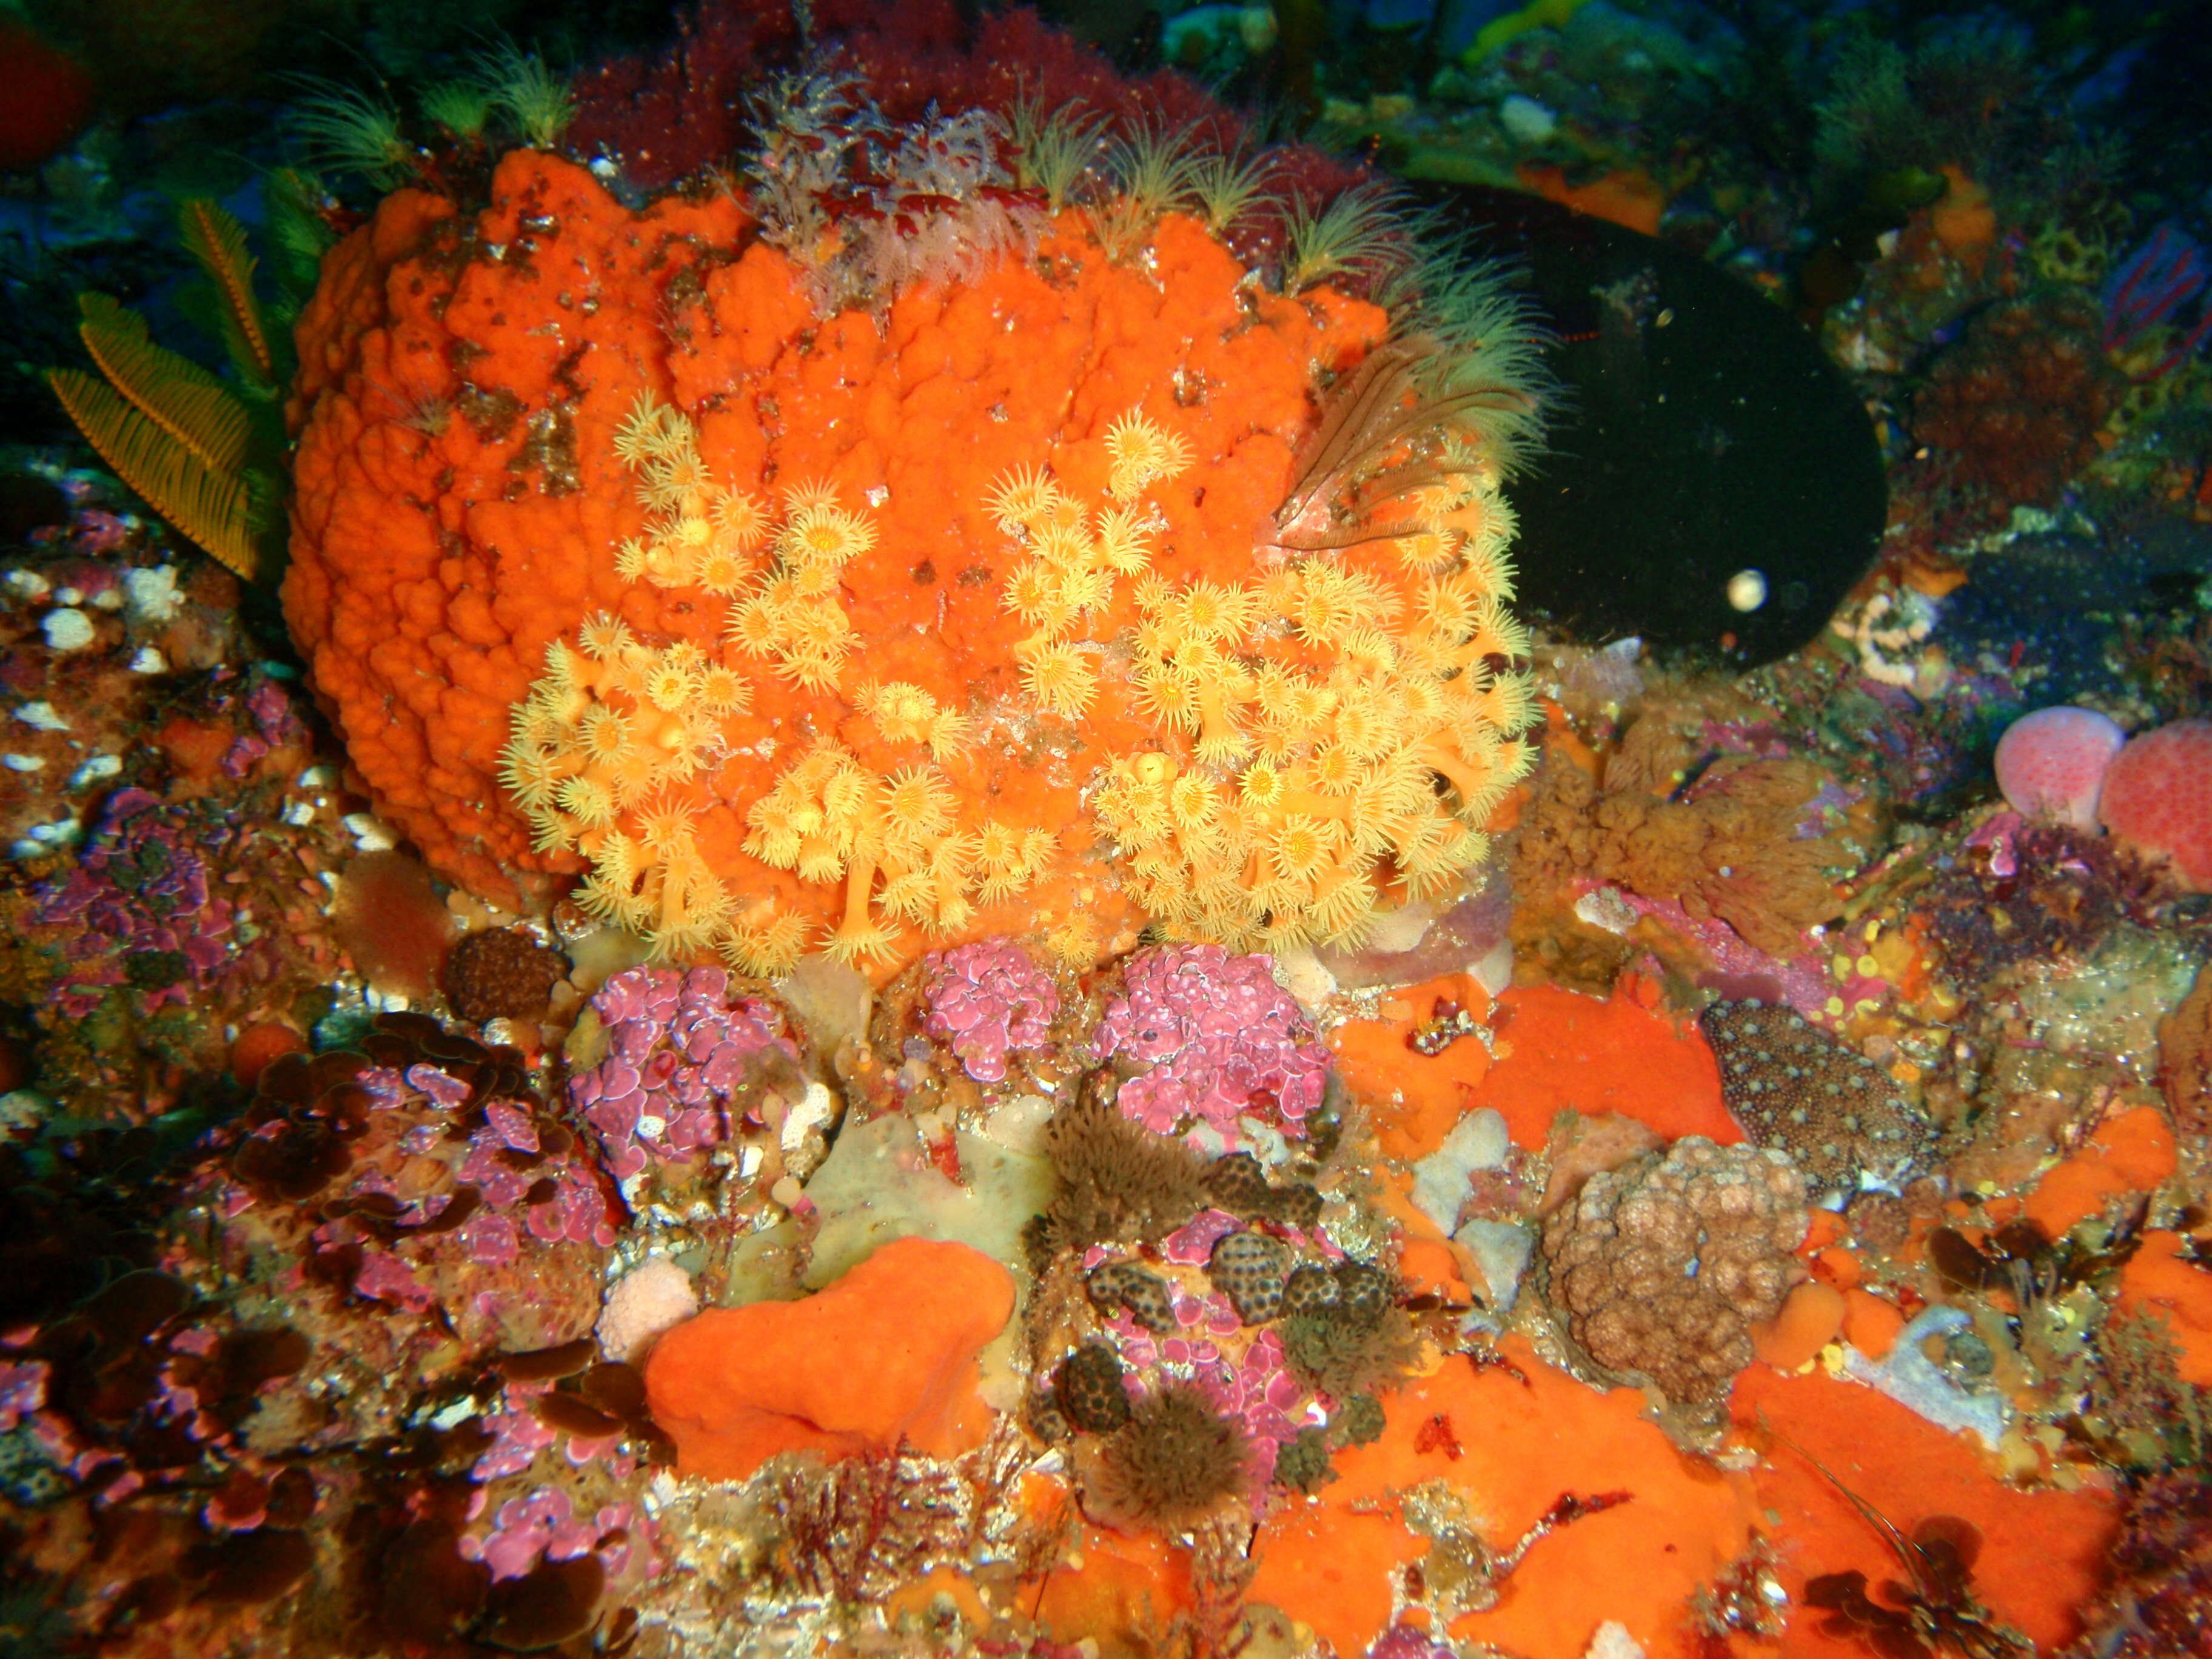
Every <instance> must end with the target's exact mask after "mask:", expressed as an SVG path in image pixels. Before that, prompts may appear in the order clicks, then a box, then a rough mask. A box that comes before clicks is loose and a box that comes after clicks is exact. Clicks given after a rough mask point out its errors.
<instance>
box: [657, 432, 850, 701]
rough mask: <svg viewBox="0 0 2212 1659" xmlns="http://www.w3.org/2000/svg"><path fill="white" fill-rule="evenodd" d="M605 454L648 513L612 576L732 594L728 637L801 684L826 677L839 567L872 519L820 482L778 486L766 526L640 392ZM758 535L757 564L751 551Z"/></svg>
mask: <svg viewBox="0 0 2212 1659" xmlns="http://www.w3.org/2000/svg"><path fill="white" fill-rule="evenodd" d="M615 453H616V454H617V456H619V457H620V458H621V459H623V461H625V462H627V463H628V464H629V466H630V467H631V468H632V469H633V470H635V471H636V472H637V474H638V489H637V494H638V499H639V500H640V501H642V502H643V503H644V504H645V507H646V509H647V515H648V516H647V520H646V525H645V533H644V534H643V535H641V536H635V537H632V538H630V539H629V540H628V541H626V542H624V543H623V544H622V545H621V547H619V548H618V549H617V550H616V552H615V574H617V575H619V576H620V577H621V578H622V579H623V580H624V581H637V580H646V581H649V582H652V583H653V585H654V586H659V587H702V588H704V589H706V591H707V592H709V593H713V594H715V595H717V596H718V597H720V598H722V599H730V600H733V601H742V602H741V603H738V605H736V607H735V609H733V610H732V611H731V612H730V617H729V624H728V630H727V636H728V639H729V642H730V643H731V644H732V645H734V646H736V647H738V649H739V650H740V651H743V652H744V653H746V654H747V655H749V656H754V657H765V658H768V659H770V660H771V661H772V662H773V664H774V665H775V671H776V672H778V673H779V674H781V675H783V676H784V677H785V678H787V679H792V680H795V681H797V682H798V683H799V684H801V685H805V686H809V687H816V688H819V687H823V686H829V685H835V684H836V683H837V675H838V671H840V669H841V668H842V666H843V665H844V661H845V657H846V654H847V653H848V652H850V651H851V650H852V648H853V638H852V635H853V625H852V622H851V619H850V618H848V617H847V616H846V614H845V608H844V606H843V605H842V604H840V603H839V602H838V586H837V585H838V576H839V574H840V573H841V572H842V570H843V569H844V568H845V566H846V565H847V564H848V562H851V561H852V560H854V559H855V558H857V557H859V556H860V555H861V554H863V553H866V551H867V550H869V549H870V548H872V547H873V546H874V545H875V544H876V531H875V526H873V525H872V524H870V523H869V522H868V521H867V520H866V519H864V518H862V517H860V514H858V513H854V512H851V511H850V510H848V508H846V507H842V506H841V505H839V503H838V501H837V497H836V491H835V490H833V489H830V488H829V487H828V486H827V485H801V486H800V487H799V488H797V489H791V490H787V491H786V492H785V495H784V515H783V519H782V521H781V523H780V524H778V523H776V522H775V520H773V519H772V517H771V515H770V513H769V510H768V508H767V507H764V506H763V504H762V502H761V501H760V500H759V499H758V498H757V496H754V495H748V494H747V493H746V492H744V490H739V489H723V488H721V487H720V485H718V484H717V483H715V482H714V477H713V475H712V474H711V473H710V472H709V471H708V467H707V464H706V462H705V461H704V460H703V459H702V458H701V456H700V454H699V435H698V431H697V428H695V427H694V426H693V425H692V424H691V422H690V419H689V418H688V417H686V416H684V414H683V413H682V412H681V411H680V410H675V409H671V408H670V407H668V406H666V405H665V404H655V403H654V402H653V400H652V398H649V397H641V398H639V399H638V403H637V407H636V408H635V410H633V411H632V412H631V415H630V417H629V420H628V421H626V422H623V427H622V429H621V430H620V432H618V433H617V435H616V437H615ZM763 542H765V543H767V544H768V550H769V556H770V564H769V568H768V569H767V571H766V572H765V573H763V572H762V571H761V569H760V568H759V567H758V565H757V562H756V561H755V560H754V558H753V557H752V554H753V551H754V550H755V549H757V548H758V547H759V546H761V544H763Z"/></svg>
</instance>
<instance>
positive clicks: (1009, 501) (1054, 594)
mask: <svg viewBox="0 0 2212 1659" xmlns="http://www.w3.org/2000/svg"><path fill="white" fill-rule="evenodd" d="M1106 452H1107V455H1108V458H1109V461H1110V462H1111V465H1112V471H1111V472H1110V473H1109V476H1108V479H1107V493H1108V494H1109V495H1111V496H1112V497H1113V501H1114V505H1113V506H1111V507H1104V508H1102V509H1101V510H1100V511H1099V512H1097V513H1095V514H1092V513H1085V510H1084V507H1083V504H1082V503H1081V502H1080V501H1076V500H1075V499H1074V498H1073V497H1072V496H1070V495H1067V494H1066V492H1064V491H1063V490H1062V489H1060V486H1059V484H1058V483H1055V482H1054V480H1053V479H1052V478H1051V477H1050V476H1048V474H1046V473H1044V472H1042V471H1039V470H1037V469H1036V468H1033V467H1025V468H1020V469H1017V470H1016V471H1013V472H1012V473H1010V474H1008V475H1007V476H1006V477H1005V478H1004V479H1002V480H1001V481H1000V484H999V487H998V488H997V489H996V490H994V492H993V493H992V495H991V499H990V501H989V502H988V504H987V505H988V506H989V507H990V511H991V515H992V517H993V518H994V519H995V520H997V521H998V525H999V528H1000V529H1001V530H1002V531H1004V532H1006V534H1007V535H1009V536H1012V537H1014V538H1017V539H1018V540H1019V541H1021V542H1023V543H1024V544H1026V545H1027V547H1028V548H1029V550H1030V556H1029V557H1028V558H1026V559H1024V561H1023V562H1021V563H1019V564H1018V565H1017V566H1015V567H1014V569H1013V572H1012V574H1010V575H1009V576H1008V577H1007V578H1006V588H1005V595H1006V608H1007V609H1008V610H1009V611H1012V612H1013V613H1014V614H1015V615H1016V616H1018V617H1020V618H1021V619H1022V620H1023V621H1024V622H1025V623H1029V624H1030V628H1031V629H1032V630H1033V631H1032V632H1031V633H1030V635H1028V636H1027V637H1026V638H1024V639H1022V640H1020V641H1017V642H1016V643H1015V646H1014V659H1015V660H1016V661H1017V662H1018V663H1020V664H1021V665H1022V688H1023V690H1025V691H1026V692H1028V693H1029V695H1030V697H1032V698H1033V699H1035V700H1036V703H1037V706H1038V707H1039V708H1042V709H1043V710H1044V711H1045V712H1046V713H1048V714H1059V715H1061V716H1063V717H1065V718H1066V719H1069V720H1074V719H1076V718H1078V717H1079V716H1080V715H1081V714H1082V713H1083V712H1084V710H1085V709H1086V708H1089V707H1090V706H1091V698H1092V697H1093V696H1095V695H1097V690H1098V673H1097V668H1096V666H1095V665H1094V664H1093V661H1092V659H1091V656H1090V655H1088V654H1086V653H1085V652H1084V651H1083V650H1081V649H1080V648H1079V647H1077V646H1075V645H1073V644H1072V643H1070V642H1069V641H1067V640H1066V639H1065V638H1064V637H1063V635H1066V634H1067V633H1068V632H1070V631H1071V630H1072V629H1074V628H1075V627H1076V626H1077V625H1078V624H1079V623H1081V621H1082V619H1083V618H1084V617H1085V616H1088V615H1090V614H1091V613H1092V612H1095V611H1101V610H1103V609H1104V608H1105V606H1106V605H1108V603H1109V601H1111V600H1112V599H1113V597H1114V584H1115V580H1116V579H1117V578H1118V577H1121V576H1132V575H1135V574H1138V573H1139V572H1140V571H1143V570H1145V569H1146V568H1149V567H1150V565H1151V563H1152V535H1153V533H1154V530H1155V525H1154V521H1153V520H1152V519H1150V518H1149V517H1148V516H1146V515H1143V514H1140V513H1138V512H1137V511H1136V508H1135V507H1134V505H1133V503H1134V502H1135V501H1136V499H1137V497H1138V496H1139V495H1140V494H1142V493H1143V491H1144V489H1146V486H1147V485H1149V484H1152V483H1157V482H1158V481H1159V480H1161V479H1164V478H1172V477H1176V475H1177V474H1179V473H1181V472H1182V471H1184V470H1185V469H1186V468H1188V466H1189V465H1190V452H1189V447H1188V445H1187V444H1185V443H1184V441H1183V440H1182V437H1181V436H1179V435H1176V434H1175V433H1171V432H1169V431H1167V430H1165V429H1164V428H1161V427H1159V426H1157V425H1155V424H1154V423H1153V422H1151V421H1148V420H1146V418H1145V417H1144V416H1143V415H1141V414H1139V413H1135V412H1132V413H1130V414H1128V415H1126V416H1122V418H1121V419H1120V420H1118V421H1116V422H1115V423H1114V424H1113V426H1112V427H1111V428H1109V429H1108V431H1107V434H1106Z"/></svg>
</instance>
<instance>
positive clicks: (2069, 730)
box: [1996, 705, 2128, 829]
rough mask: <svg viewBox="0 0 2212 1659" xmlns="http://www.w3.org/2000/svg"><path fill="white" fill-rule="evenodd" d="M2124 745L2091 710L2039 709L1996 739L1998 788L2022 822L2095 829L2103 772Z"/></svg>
mask: <svg viewBox="0 0 2212 1659" xmlns="http://www.w3.org/2000/svg"><path fill="white" fill-rule="evenodd" d="M2127 740H2128V734H2127V733H2126V732H2123V731H2121V730H2120V728H2119V726H2118V724H2117V723H2116V722H2114V721H2113V720H2111V719H2110V718H2108V717H2107V716H2106V715H2103V714H2099V713H2097V711H2096V710H2095V709H2093V708H2069V707H2066V706H2064V705H2061V706H2060V707H2058V708H2039V709H2037V710H2036V711H2035V712H2034V713H2033V714H2023V715H2021V717H2020V719H2018V720H2015V721H2014V722H2013V723H2012V724H2011V725H2010V726H2007V727H2006V728H2005V734H2004V736H2002V737H2001V738H1998V739H1997V755H1996V772H1997V787H1998V788H2000V789H2002V790H2003V791H2004V798H2005V799H2006V800H2007V801H2008V803H2010V805H2011V806H2012V809H2013V810H2014V811H2016V812H2018V813H2020V814H2021V816H2022V817H2030V818H2040V819H2043V820H2045V821H2046V822H2049V823H2064V824H2070V825H2071V826H2072V827H2073V828H2075V829H2095V828H2096V827H2097V796H2098V793H2099V791H2100V789H2102V788H2103V787H2104V782H2105V772H2106V768H2108V767H2110V766H2111V765H2112V757H2113V756H2115V755H2117V754H2118V753H2119V752H2120V745H2121V744H2124V743H2125V742H2126V741H2127Z"/></svg>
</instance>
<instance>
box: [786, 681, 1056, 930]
mask: <svg viewBox="0 0 2212 1659" xmlns="http://www.w3.org/2000/svg"><path fill="white" fill-rule="evenodd" d="M909 689H911V688H909ZM958 806H959V803H958V801H957V799H956V798H955V796H954V794H953V792H952V787H951V784H950V783H948V782H947V781H946V780H945V775H944V774H942V773H941V772H939V771H938V770H937V769H936V768H934V767H931V766H913V767H907V768H904V769H902V770H900V771H897V772H895V773H893V774H892V775H890V776H889V777H887V778H886V777H879V776H878V775H876V774H874V773H872V772H870V771H869V770H867V769H866V768H865V767H863V766H862V765H860V763H859V762H858V761H856V760H854V758H853V757H852V756H850V755H849V754H848V753H846V752H845V751H844V750H842V749H841V748H839V747H838V746H837V745H836V744H830V743H823V744H817V745H816V746H815V747H814V749H813V750H811V751H810V752H809V753H808V754H806V755H805V757H802V758H801V759H800V760H799V761H798V762H797V763H795V764H793V766H791V767H789V768H788V769H786V770H785V771H784V773H783V774H782V775H781V776H780V777H779V778H777V780H776V782H775V787H774V788H773V789H771V790H769V793H767V794H765V795H763V796H762V797H761V799H759V800H757V801H756V802H754V803H753V806H752V810H751V811H750V812H749V813H748V814H747V815H746V821H747V823H750V826H751V828H752V833H751V834H750V836H747V837H746V838H745V851H746V852H747V853H748V854H750V855H751V856H752V857H754V858H757V859H758V860H760V861H761V862H762V863H763V864H766V865H770V866H774V867H775V868H776V869H779V870H795V871H797V872H798V873H799V878H800V879H801V880H803V881H820V882H829V881H842V882H843V883H844V884H845V911H844V915H843V918H842V921H840V922H839V924H838V927H837V929H836V932H835V933H831V934H830V936H829V940H828V941H827V944H826V946H825V948H826V949H827V950H829V952H830V953H831V954H832V955H834V956H836V957H838V958H839V959H840V960H842V961H846V962H860V961H867V960H872V959H873V958H875V957H882V956H884V955H887V954H889V953H890V951H891V949H892V947H893V945H895V943H896V938H897V934H896V929H895V928H892V927H886V926H884V923H883V922H882V921H879V920H878V913H880V915H882V916H884V917H888V918H896V919H897V920H898V921H909V922H913V923H915V924H916V925H918V926H920V927H926V928H927V929H929V930H931V931H932V932H933V933H951V932H955V931H957V930H958V929H960V928H963V927H967V926H968V925H969V922H970V921H973V920H974V919H975V901H976V900H977V899H981V900H982V901H983V902H986V903H987V902H991V901H993V900H994V899H1000V898H1006V897H1011V896H1012V895H1013V894H1015V893H1017V892H1018V891H1020V890H1022V889H1023V888H1024V887H1026V886H1028V885H1029V884H1030V883H1031V882H1032V881H1034V880H1035V879H1036V878H1037V876H1038V875H1039V874H1040V873H1042V871H1043V869H1044V867H1045V866H1046V865H1047V864H1048V862H1049V860H1051V857H1052V854H1053V848H1054V839H1053V837H1052V836H1051V835H1050V834H1048V832H1046V831H1044V830H1042V829H1031V830H1029V831H1026V832H1023V831H1019V830H1015V829H1008V828H1007V827H1006V825H1004V824H1000V823H985V824H984V825H983V826H982V828H981V829H963V828H962V827H960V824H959V821H958ZM878 876H881V877H882V878H883V884H882V886H881V887H878V886H877V884H876V879H877V878H878Z"/></svg>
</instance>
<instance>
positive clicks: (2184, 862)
mask: <svg viewBox="0 0 2212 1659" xmlns="http://www.w3.org/2000/svg"><path fill="white" fill-rule="evenodd" d="M2099 812H2100V816H2101V817H2103V819H2104V821H2105V828H2106V829H2109V830H2110V831H2112V834H2113V835H2114V836H2117V837H2118V839H2120V840H2121V841H2123V842H2126V843H2127V844H2128V845H2129V846H2130V847H2131V848H2134V849H2135V850H2136V852H2138V853H2142V854H2144V855H2146V856H2147V857H2149V858H2152V859H2156V860H2162V861H2164V862H2165V863H2166V866H2167V867H2168V868H2169V869H2170V870H2171V871H2172V872H2173V874H2174V875H2175V877H2177V878H2179V880H2180V882H2181V883H2182V884H2183V885H2184V886H2185V887H2187V888H2188V889H2189V890H2191V892H2197V893H2212V720H2176V721H2174V722H2173V724H2172V725H2171V726H2160V727H2159V728H2158V729H2157V730H2156V731H2155V732H2143V733H2142V734H2141V735H2140V736H2138V737H2136V738H2132V739H2130V742H2129V744H2128V746H2127V747H2126V748H2124V749H2123V750H2120V753H2119V757H2118V759H2116V760H2115V761H2113V763H2112V768H2111V769H2110V770H2109V771H2107V772H2106V774H2105V793H2104V797H2103V799H2102V801H2101V803H2100V808H2099Z"/></svg>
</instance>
